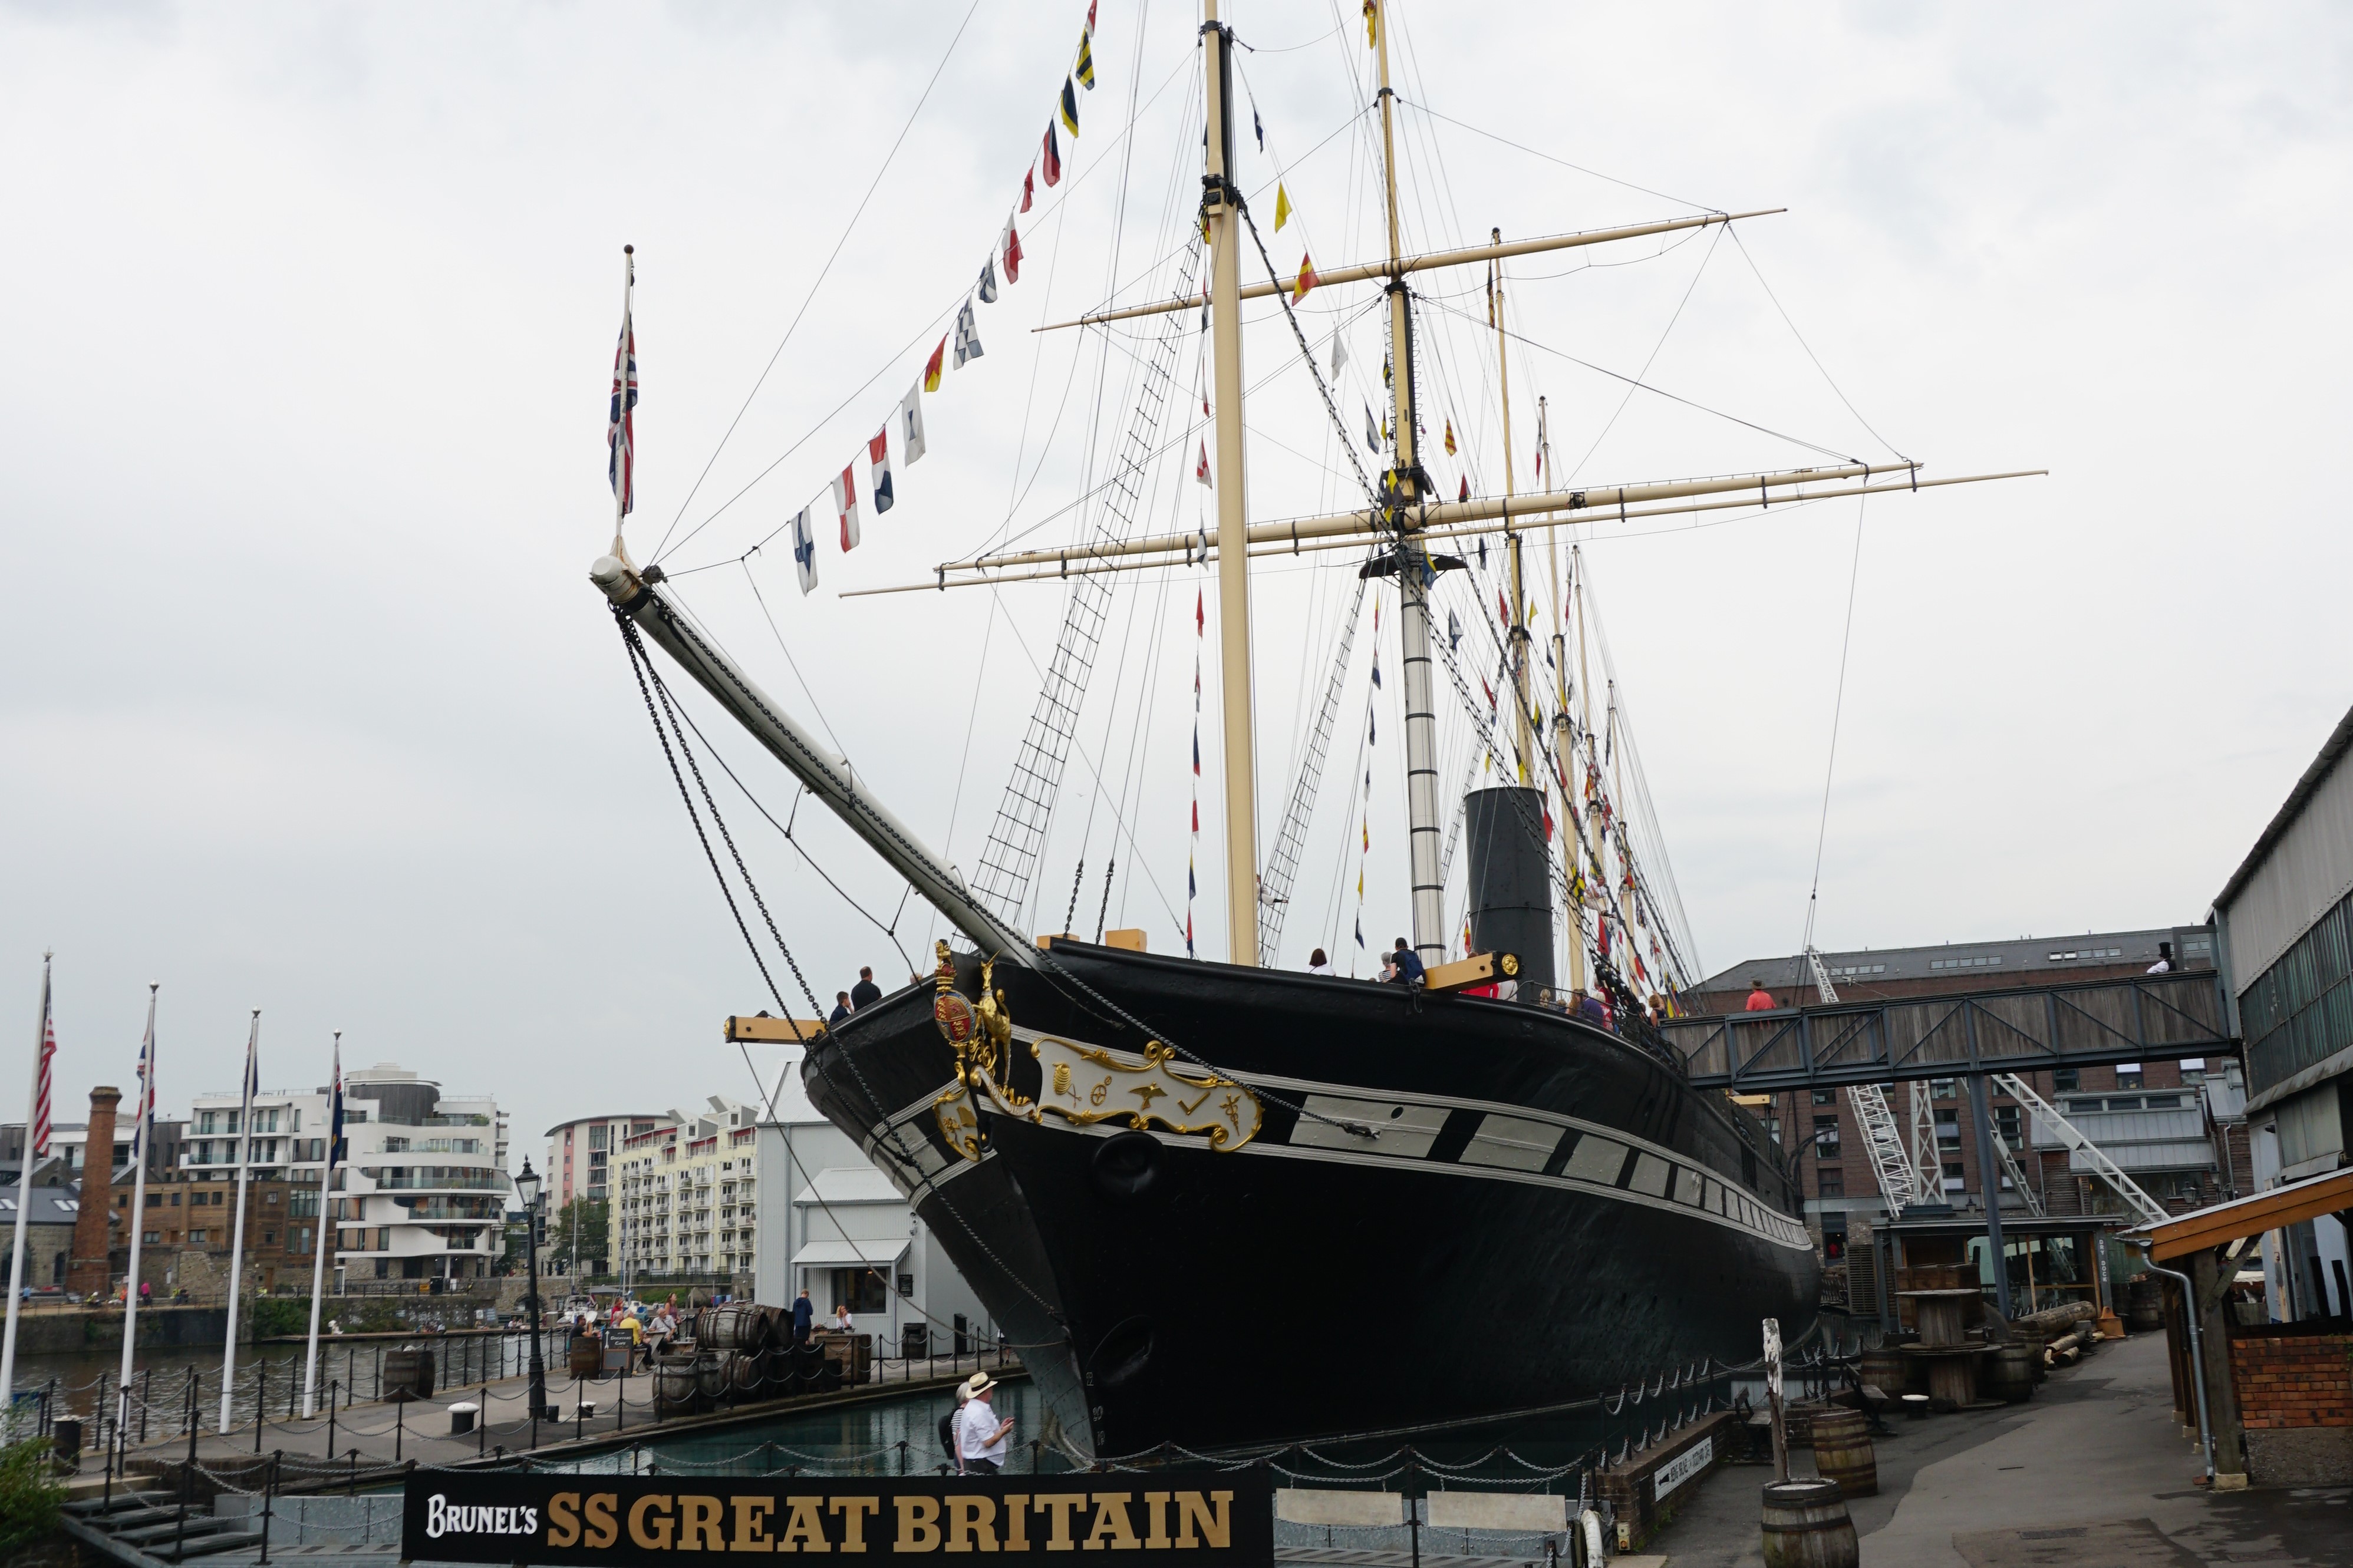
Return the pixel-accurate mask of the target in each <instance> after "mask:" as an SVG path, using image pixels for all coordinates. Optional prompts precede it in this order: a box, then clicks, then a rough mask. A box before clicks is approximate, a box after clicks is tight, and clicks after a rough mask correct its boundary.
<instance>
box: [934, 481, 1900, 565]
mask: <svg viewBox="0 0 2353 1568" xmlns="http://www.w3.org/2000/svg"><path fill="white" fill-rule="evenodd" d="M1915 466H1916V465H1915ZM1903 471H1905V469H1904V467H1903V465H1901V464H1895V465H1891V466H1890V467H1888V468H1874V467H1872V466H1870V465H1868V464H1863V463H1847V464H1841V465H1840V466H1839V467H1837V468H1786V469H1783V470H1781V471H1780V472H1778V473H1768V474H1725V475H1721V476H1719V477H1717V478H1715V479H1665V480H1659V481H1654V482H1651V483H1648V484H1629V485H1611V486H1609V487H1608V488H1606V489H1599V488H1597V489H1581V490H1559V491H1556V492H1554V493H1553V494H1551V495H1547V496H1528V497H1525V498H1523V499H1516V500H1514V499H1512V498H1508V497H1504V496H1473V497H1472V498H1471V499H1470V500H1467V501H1436V502H1432V503H1431V504H1430V506H1429V507H1428V508H1427V509H1423V508H1416V509H1415V512H1414V518H1413V521H1414V524H1415V525H1416V531H1419V532H1430V531H1438V530H1442V529H1446V528H1450V527H1451V526H1453V525H1454V524H1456V523H1461V522H1492V521H1496V520H1498V519H1500V518H1502V517H1503V516H1504V514H1505V513H1506V512H1507V511H1508V512H1509V513H1510V514H1511V515H1512V516H1514V517H1520V516H1525V515H1530V514H1533V513H1535V512H1542V511H1602V510H1607V511H1611V512H1615V511H1619V510H1621V509H1624V508H1630V507H1633V506H1638V505H1641V504H1643V503H1645V502H1649V501H1660V500H1677V499H1679V498H1681V497H1683V496H1701V495H1720V494H1723V493H1725V492H1726V491H1736V490H1754V491H1756V492H1757V493H1758V494H1759V495H1760V496H1761V495H1764V494H1767V493H1768V492H1769V491H1771V490H1774V489H1789V488H1791V487H1793V486H1797V485H1807V484H1822V483H1827V482H1830V481H1832V480H1838V479H1868V478H1870V477H1871V476H1873V475H1874V474H1885V473H1900V472H1903ZM1782 499H1785V500H1787V499H1794V498H1782ZM1383 531H1385V530H1383V529H1382V528H1380V527H1378V526H1377V525H1376V524H1375V523H1374V522H1373V521H1371V519H1370V518H1369V517H1368V516H1367V514H1366V513H1365V512H1362V511H1346V512H1335V513H1331V514H1328V515H1326V516H1324V517H1300V518H1289V519H1283V520H1280V521H1273V522H1259V523H1252V524H1251V525H1250V543H1252V544H1259V543H1264V542H1270V541H1273V540H1281V541H1282V542H1284V543H1289V542H1291V541H1293V540H1294V539H1297V540H1307V539H1327V538H1330V537H1332V536H1334V535H1335V534H1348V535H1354V534H1373V533H1379V532H1383ZM1200 538H1201V536H1200V534H1199V533H1198V532H1185V533H1156V534H1149V535H1146V536H1145V537H1144V538H1141V539H1133V540H1125V541H1122V542H1118V543H1115V544H1096V545H1087V546H1083V547H1082V549H1080V550H1076V551H1074V550H1071V549H1068V548H1064V549H1060V550H1016V551H1010V552H1007V553H1004V554H1001V555H981V556H975V557H974V558H973V559H971V560H969V561H946V562H943V563H940V564H939V565H938V566H937V567H934V572H986V571H994V570H997V569H999V568H1003V567H1008V566H1044V565H1059V564H1060V563H1063V562H1066V561H1068V560H1069V559H1070V558H1071V556H1072V555H1074V554H1083V555H1084V556H1085V557H1086V558H1087V559H1088V560H1091V561H1102V560H1107V559H1109V558H1111V557H1113V556H1120V555H1166V554H1171V553H1175V552H1181V551H1183V550H1184V549H1185V548H1186V547H1187V544H1188V543H1190V544H1192V545H1193V546H1194V547H1195V548H1197V549H1198V547H1199V543H1200Z"/></svg>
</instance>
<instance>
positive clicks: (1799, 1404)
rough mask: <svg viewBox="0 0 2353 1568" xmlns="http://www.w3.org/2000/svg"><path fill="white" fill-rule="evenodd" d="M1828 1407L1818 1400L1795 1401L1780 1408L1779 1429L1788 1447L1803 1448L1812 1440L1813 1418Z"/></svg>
mask: <svg viewBox="0 0 2353 1568" xmlns="http://www.w3.org/2000/svg"><path fill="white" fill-rule="evenodd" d="M1829 1408H1830V1406H1829V1405H1824V1404H1821V1403H1820V1402H1819V1401H1813V1400H1806V1401H1795V1402H1792V1403H1790V1404H1788V1405H1784V1406H1783V1407H1782V1410H1781V1429H1782V1431H1783V1432H1784V1433H1785V1434H1786V1435H1787V1436H1788V1444H1789V1447H1792V1448H1803V1447H1808V1446H1809V1445H1810V1444H1811V1443H1812V1442H1813V1440H1814V1418H1815V1417H1816V1416H1818V1415H1821V1414H1822V1413H1823V1412H1824V1411H1826V1410H1828V1409H1829Z"/></svg>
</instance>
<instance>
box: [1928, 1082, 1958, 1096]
mask: <svg viewBox="0 0 2353 1568" xmlns="http://www.w3.org/2000/svg"><path fill="white" fill-rule="evenodd" d="M1953 1086H1954V1080H1953V1079H1949V1078H1938V1079H1929V1080H1928V1092H1929V1093H1930V1094H1931V1095H1933V1096H1935V1097H1936V1099H1938V1100H1951V1099H1953V1098H1954V1087H1953Z"/></svg>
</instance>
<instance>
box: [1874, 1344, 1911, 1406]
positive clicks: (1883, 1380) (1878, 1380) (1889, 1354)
mask: <svg viewBox="0 0 2353 1568" xmlns="http://www.w3.org/2000/svg"><path fill="white" fill-rule="evenodd" d="M1861 1375H1862V1381H1863V1382H1864V1383H1866V1384H1870V1385H1871V1386H1872V1387H1873V1388H1876V1389H1877V1390H1879V1392H1880V1393H1882V1394H1885V1395H1887V1397H1888V1398H1890V1399H1896V1398H1900V1397H1902V1396H1903V1395H1904V1394H1905V1393H1907V1392H1908V1391H1909V1385H1908V1384H1906V1383H1905V1379H1906V1378H1908V1377H1910V1376H1911V1375H1912V1374H1911V1370H1910V1368H1908V1367H1907V1366H1906V1365H1905V1354H1904V1352H1902V1351H1899V1350H1896V1349H1894V1347H1893V1346H1889V1347H1887V1348H1885V1349H1883V1350H1875V1351H1865V1352H1862V1373H1861Z"/></svg>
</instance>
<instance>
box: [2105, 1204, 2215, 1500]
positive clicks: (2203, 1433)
mask: <svg viewBox="0 0 2353 1568" xmlns="http://www.w3.org/2000/svg"><path fill="white" fill-rule="evenodd" d="M2124 1240H2125V1245H2126V1247H2138V1248H2139V1249H2140V1255H2141V1258H2142V1260H2143V1261H2144V1262H2146V1263H2147V1265H2148V1267H2149V1272H2151V1273H2153V1274H2162V1275H2164V1276H2165V1277H2166V1278H2167V1279H2172V1280H2175V1281H2177V1282H2179V1285H2180V1286H2181V1316H2182V1320H2183V1321H2185V1322H2187V1323H2188V1324H2189V1381H2190V1384H2191V1385H2192V1386H2193V1387H2195V1388H2196V1389H2197V1391H2198V1443H2199V1446H2200V1447H2202V1448H2203V1449H2204V1450H2205V1452H2206V1489H2207V1490H2208V1491H2210V1492H2211V1491H2212V1490H2213V1489H2214V1428H2213V1426H2211V1424H2210V1423H2209V1422H2208V1420H2207V1419H2206V1353H2205V1350H2204V1347H2203V1343H2202V1342H2201V1340H2200V1335H2199V1332H2198V1319H2199V1316H2200V1314H2199V1310H2198V1290H2197V1288H2196V1287H2195V1286H2193V1285H2192V1284H2190V1282H2189V1275H2187V1274H2184V1273H2182V1272H2181V1271H2180V1270H2179V1269H2174V1268H2167V1267H2165V1265H2163V1264H2162V1263H2159V1262H2158V1260H2157V1243H2156V1242H2154V1241H2135V1240H2133V1239H2131V1238H2130V1237H2126V1238H2124Z"/></svg>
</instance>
